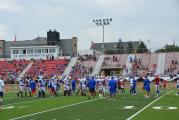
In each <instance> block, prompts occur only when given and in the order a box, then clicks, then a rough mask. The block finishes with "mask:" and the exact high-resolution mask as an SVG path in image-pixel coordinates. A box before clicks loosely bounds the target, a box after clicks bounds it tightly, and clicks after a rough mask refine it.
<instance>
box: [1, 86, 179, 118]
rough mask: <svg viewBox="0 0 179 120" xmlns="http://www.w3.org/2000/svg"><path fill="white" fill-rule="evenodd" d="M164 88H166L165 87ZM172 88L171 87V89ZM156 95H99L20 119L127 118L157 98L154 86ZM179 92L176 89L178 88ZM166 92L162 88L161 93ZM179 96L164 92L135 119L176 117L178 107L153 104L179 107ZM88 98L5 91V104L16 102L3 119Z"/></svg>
mask: <svg viewBox="0 0 179 120" xmlns="http://www.w3.org/2000/svg"><path fill="white" fill-rule="evenodd" d="M161 91H163V90H161ZM167 91H170V90H167ZM151 92H152V95H151V96H152V97H151V98H150V99H146V98H144V93H143V91H141V90H140V89H138V94H137V95H130V94H128V91H127V94H120V95H117V96H116V97H115V100H111V101H110V100H109V99H107V98H102V99H98V97H96V99H98V100H96V101H90V102H86V103H81V104H78V105H74V106H68V107H66V108H59V109H56V110H52V111H48V112H44V113H41V114H36V115H31V116H28V117H25V118H21V119H20V120H125V119H127V118H129V117H130V116H131V115H133V114H135V113H136V112H137V111H139V110H141V109H142V108H143V107H145V106H146V105H148V104H149V103H151V102H152V101H154V100H155V99H156V98H155V97H154V96H155V92H154V87H152V91H151ZM175 92H176V91H175ZM164 93H165V92H161V95H162V94H164ZM178 99H179V97H178V96H175V95H174V92H172V93H171V94H169V95H167V96H164V97H163V98H162V99H161V100H159V101H157V102H156V103H154V104H152V105H151V106H149V107H148V108H147V109H145V110H144V111H143V112H141V113H140V114H138V115H137V116H136V117H134V119H135V120H144V119H145V120H154V119H158V120H168V119H170V120H175V118H178V117H179V115H178V113H179V111H178V110H154V109H152V106H174V107H178V108H179V100H178ZM83 101H88V99H87V97H81V96H66V97H64V96H59V97H47V98H45V99H44V98H41V99H39V98H17V97H16V93H14V92H10V93H6V94H5V98H4V105H3V107H8V106H15V108H12V109H4V110H3V111H2V112H0V120H8V119H12V118H16V117H21V116H24V115H29V114H33V113H37V112H41V111H46V110H50V109H53V108H58V107H62V106H66V105H70V104H74V103H79V102H83ZM125 106H135V107H134V108H133V109H130V110H126V109H124V107H125Z"/></svg>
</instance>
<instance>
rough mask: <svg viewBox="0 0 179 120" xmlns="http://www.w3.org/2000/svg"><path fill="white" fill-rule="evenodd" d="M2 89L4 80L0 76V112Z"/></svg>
mask: <svg viewBox="0 0 179 120" xmlns="http://www.w3.org/2000/svg"><path fill="white" fill-rule="evenodd" d="M3 89H4V82H3V80H2V79H1V77H0V112H1V110H2V103H3V100H2V99H3Z"/></svg>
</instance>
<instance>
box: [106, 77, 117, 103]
mask: <svg viewBox="0 0 179 120" xmlns="http://www.w3.org/2000/svg"><path fill="white" fill-rule="evenodd" d="M108 85H109V91H110V100H111V99H112V98H113V97H115V96H116V92H117V91H116V89H117V81H116V80H114V77H111V80H110V81H109V83H108Z"/></svg>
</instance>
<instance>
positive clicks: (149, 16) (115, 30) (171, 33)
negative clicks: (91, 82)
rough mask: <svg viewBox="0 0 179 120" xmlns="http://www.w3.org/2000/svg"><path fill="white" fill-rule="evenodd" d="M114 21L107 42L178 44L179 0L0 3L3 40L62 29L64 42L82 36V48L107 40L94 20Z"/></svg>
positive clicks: (155, 45)
mask: <svg viewBox="0 0 179 120" xmlns="http://www.w3.org/2000/svg"><path fill="white" fill-rule="evenodd" d="M96 18H112V19H113V21H112V22H111V24H110V25H109V26H106V27H105V42H112V41H118V39H119V38H121V39H122V41H136V40H139V39H141V40H143V41H145V42H146V44H148V42H147V41H148V40H150V43H149V45H150V48H152V49H157V48H159V47H162V46H164V45H165V44H170V43H173V41H174V40H175V42H176V44H178V45H179V0H0V39H5V40H8V41H9V40H13V39H14V36H15V35H16V36H17V40H30V39H33V38H35V37H37V36H38V35H39V36H43V37H46V32H47V31H48V30H49V29H57V30H58V31H59V32H60V34H61V38H71V37H72V36H76V37H78V40H79V41H78V49H80V50H84V49H85V50H86V49H89V48H90V45H91V41H93V42H102V27H97V26H96V25H95V24H94V23H93V22H92V20H93V19H96Z"/></svg>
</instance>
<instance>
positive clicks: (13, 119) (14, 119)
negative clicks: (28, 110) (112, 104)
mask: <svg viewBox="0 0 179 120" xmlns="http://www.w3.org/2000/svg"><path fill="white" fill-rule="evenodd" d="M100 99H103V97H102V98H97V99H94V100H87V101H83V102H78V103H74V104H70V105H65V106H61V107H57V108H52V109H49V110H44V111H41V112H36V113H33V114H29V115H24V116H21V117H16V118H12V119H10V120H18V119H21V118H26V117H29V116H33V115H38V114H42V113H46V112H50V111H54V110H58V109H62V108H67V107H71V106H76V105H79V104H83V103H88V102H92V101H96V100H100Z"/></svg>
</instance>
